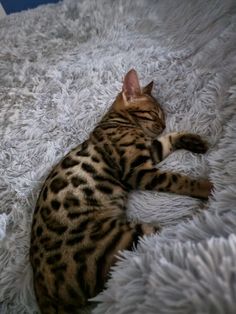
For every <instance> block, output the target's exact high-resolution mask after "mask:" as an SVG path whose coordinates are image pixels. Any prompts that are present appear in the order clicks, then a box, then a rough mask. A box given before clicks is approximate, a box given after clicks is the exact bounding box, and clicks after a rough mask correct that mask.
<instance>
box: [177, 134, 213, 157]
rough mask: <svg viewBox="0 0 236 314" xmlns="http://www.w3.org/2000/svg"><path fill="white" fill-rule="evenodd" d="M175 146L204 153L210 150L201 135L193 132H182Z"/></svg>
mask: <svg viewBox="0 0 236 314" xmlns="http://www.w3.org/2000/svg"><path fill="white" fill-rule="evenodd" d="M174 146H175V149H187V150H189V151H191V152H193V153H197V154H204V153H205V152H206V151H207V150H208V144H207V142H206V141H204V140H203V139H202V138H201V136H200V135H198V134H192V133H186V134H181V135H180V136H179V137H178V139H177V140H176V142H175V145H174Z"/></svg>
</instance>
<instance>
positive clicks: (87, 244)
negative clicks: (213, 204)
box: [30, 69, 212, 314]
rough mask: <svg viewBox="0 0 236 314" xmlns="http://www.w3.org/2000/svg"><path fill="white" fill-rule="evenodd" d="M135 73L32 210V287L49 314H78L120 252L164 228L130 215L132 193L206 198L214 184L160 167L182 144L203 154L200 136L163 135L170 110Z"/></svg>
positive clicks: (99, 287) (100, 286)
mask: <svg viewBox="0 0 236 314" xmlns="http://www.w3.org/2000/svg"><path fill="white" fill-rule="evenodd" d="M152 88H153V82H151V83H149V84H148V85H147V86H146V87H144V88H141V87H140V83H139V79H138V75H137V72H136V71H135V70H134V69H132V70H130V71H129V72H128V73H127V74H126V76H125V78H124V81H123V88H122V91H121V92H120V93H119V94H118V96H117V97H116V99H115V101H114V103H113V104H112V106H111V108H110V109H109V111H108V112H107V113H106V114H105V116H104V117H103V118H102V120H101V122H100V123H99V124H98V125H97V126H96V127H95V129H94V131H93V132H92V133H91V135H90V136H89V138H88V139H87V140H86V141H85V142H84V143H82V144H81V145H79V146H77V147H76V148H74V149H73V150H72V151H71V152H69V153H68V154H67V155H66V156H65V157H64V158H63V159H62V161H61V162H59V164H58V165H56V167H55V168H54V169H53V170H52V172H51V173H50V175H49V176H48V178H47V179H46V181H45V183H44V184H43V187H42V190H41V193H40V195H39V198H38V200H37V204H36V208H35V212H34V215H33V223H32V232H31V247H30V260H31V264H32V267H33V276H34V289H35V293H36V298H37V302H38V305H39V308H40V310H41V312H42V313H44V314H52V313H77V312H79V310H80V309H81V308H82V307H83V306H84V305H85V304H87V300H88V299H89V298H92V297H94V296H95V295H96V294H98V293H99V292H100V291H101V290H102V289H103V287H104V284H105V282H106V280H107V278H108V274H109V270H110V267H111V266H112V265H114V263H115V262H116V259H117V253H118V251H120V250H123V249H126V250H132V248H134V247H135V246H136V245H137V243H138V241H139V238H140V237H141V236H143V235H150V234H153V233H155V232H159V231H160V228H159V227H158V226H154V225H152V224H148V223H135V222H130V221H128V220H127V218H126V215H125V209H126V201H127V197H128V193H129V192H130V191H131V190H135V189H140V190H154V191H163V192H173V193H178V194H183V195H189V196H193V197H199V198H203V199H207V198H208V196H209V194H210V192H211V189H212V184H211V182H210V181H209V180H207V179H202V180H198V179H194V178H190V177H188V176H186V175H182V174H179V173H174V172H170V171H160V170H158V169H157V168H156V167H155V165H156V164H157V163H159V162H160V161H162V160H163V159H164V158H166V157H167V156H168V155H169V154H170V153H172V152H173V151H174V150H176V149H187V150H190V151H192V152H194V153H205V152H206V151H207V148H208V147H207V143H206V142H205V141H204V140H203V139H202V138H201V137H200V136H199V135H197V134H192V133H186V132H175V133H170V134H167V135H160V134H161V133H162V131H163V130H164V128H165V116H164V112H163V110H162V108H161V106H160V105H159V103H158V102H157V100H156V99H155V98H154V97H153V95H152Z"/></svg>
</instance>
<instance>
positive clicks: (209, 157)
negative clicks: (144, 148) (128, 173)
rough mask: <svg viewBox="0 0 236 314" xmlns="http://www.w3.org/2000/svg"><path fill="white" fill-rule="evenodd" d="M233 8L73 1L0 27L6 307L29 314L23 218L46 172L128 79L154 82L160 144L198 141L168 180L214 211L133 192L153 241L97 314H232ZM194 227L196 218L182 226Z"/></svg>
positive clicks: (134, 206) (235, 195)
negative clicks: (210, 188)
mask: <svg viewBox="0 0 236 314" xmlns="http://www.w3.org/2000/svg"><path fill="white" fill-rule="evenodd" d="M235 34H236V4H235V1H234V0H224V1H220V0H209V1H204V0H198V1H195V0H176V1H172V0H159V1H154V0H153V1H152V0H138V1H131V0H118V1H111V0H102V1H95V0H94V1H93V0H90V1H88V0H81V1H75V0H74V1H73V0H67V1H64V2H62V3H59V4H57V5H47V6H42V7H39V8H37V9H35V10H32V11H27V12H21V13H18V14H13V15H11V16H8V17H6V18H4V19H2V20H0V42H1V45H0V73H1V75H0V104H1V112H0V122H1V123H0V137H1V141H0V302H1V312H2V313H7V314H11V313H14V314H16V313H34V311H37V306H36V303H35V298H34V292H33V287H32V273H31V267H30V264H29V259H28V250H29V238H30V228H31V218H32V213H33V210H34V206H35V202H36V199H37V195H38V193H39V190H40V187H41V184H42V182H43V181H44V179H45V178H46V176H47V174H48V172H49V171H50V169H51V167H52V166H53V165H54V164H55V163H56V162H57V161H59V160H60V158H61V157H62V156H63V155H64V154H65V153H67V152H68V151H69V150H70V149H71V148H72V147H74V146H75V145H77V144H78V143H81V142H82V141H84V140H85V139H86V138H87V137H88V134H89V133H90V131H91V130H92V129H93V127H94V126H95V124H96V122H97V121H99V119H100V118H101V117H102V115H103V114H104V113H105V111H106V110H107V108H108V107H109V105H110V104H111V102H112V101H113V99H114V97H115V95H116V94H117V92H118V91H120V89H121V86H122V77H123V76H124V74H125V73H126V72H127V71H128V70H129V69H130V68H132V67H134V68H136V69H137V71H138V73H139V75H140V80H141V82H142V83H143V85H144V84H146V83H148V82H149V81H151V80H152V79H153V80H154V82H155V85H154V95H155V96H156V97H157V98H158V100H159V102H160V103H161V104H162V105H163V108H164V110H165V113H166V116H167V128H166V132H168V131H178V130H187V131H191V132H196V133H198V134H200V135H202V136H204V137H205V138H206V139H207V140H208V141H209V143H210V150H209V152H208V153H207V154H206V155H204V156H197V155H194V154H192V153H190V152H186V151H178V152H175V153H174V154H172V155H171V156H170V157H169V158H168V159H167V160H165V161H164V162H163V163H162V164H161V167H162V169H167V168H168V169H173V170H178V171H181V172H183V173H187V174H192V175H194V176H199V177H205V176H209V177H210V178H211V180H212V182H213V183H214V187H215V190H214V193H213V195H212V197H211V198H210V200H209V202H206V203H202V202H201V201H199V200H196V199H192V198H189V197H184V196H177V195H171V194H165V193H155V192H138V193H137V192H134V193H133V194H132V195H131V197H130V201H129V204H128V215H129V217H130V219H135V220H136V219H137V220H141V221H145V222H159V223H160V224H161V225H162V226H163V231H162V232H161V234H160V235H154V236H152V237H147V238H145V239H143V240H142V243H141V244H140V246H139V247H138V248H137V250H136V251H135V252H124V253H123V254H122V258H121V261H120V262H119V263H118V265H117V266H116V267H114V268H113V271H112V276H111V279H110V280H109V282H108V284H107V289H106V290H105V291H104V292H103V293H102V294H100V295H99V296H98V297H97V300H98V301H101V303H100V304H99V305H98V306H96V307H95V309H94V310H93V311H94V313H96V314H100V313H104V312H105V311H106V313H107V314H109V313H116V314H121V313H140V314H141V313H153V314H154V313H157V312H158V313H181V314H183V313H201V314H202V313H214V314H218V313H235V307H236V299H235V293H236V292H235V291H236V280H235V278H236V264H235V263H236V262H235V261H236V249H235V247H236V236H235V235H234V234H235V232H236V217H235V205H236V182H235V177H236V160H235V156H236V145H235V143H236V132H235V129H236V109H235V108H236V81H235V74H236V35H235ZM192 216H193V219H189V218H190V217H192Z"/></svg>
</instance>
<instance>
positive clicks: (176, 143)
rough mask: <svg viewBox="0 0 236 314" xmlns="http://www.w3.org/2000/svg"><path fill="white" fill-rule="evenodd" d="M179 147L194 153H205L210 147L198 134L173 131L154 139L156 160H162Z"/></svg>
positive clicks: (153, 153) (154, 156)
mask: <svg viewBox="0 0 236 314" xmlns="http://www.w3.org/2000/svg"><path fill="white" fill-rule="evenodd" d="M177 149H186V150H189V151H191V152H193V153H198V154H204V153H205V152H206V151H207V149H208V145H207V143H206V142H205V141H204V140H203V139H202V138H201V136H200V135H197V134H192V133H186V132H173V133H169V134H166V135H162V136H160V137H158V138H157V139H155V140H153V142H152V145H151V150H152V156H153V159H154V162H155V163H158V162H160V161H162V160H163V159H165V158H166V157H167V156H168V155H170V154H171V153H172V152H173V151H175V150H177Z"/></svg>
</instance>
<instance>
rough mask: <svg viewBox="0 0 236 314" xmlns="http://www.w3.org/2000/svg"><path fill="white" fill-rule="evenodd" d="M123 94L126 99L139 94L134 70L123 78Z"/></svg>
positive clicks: (139, 89)
mask: <svg viewBox="0 0 236 314" xmlns="http://www.w3.org/2000/svg"><path fill="white" fill-rule="evenodd" d="M123 92H124V93H125V95H126V97H127V98H130V97H135V96H138V95H140V94H141V88H140V85H139V79H138V74H137V72H136V71H135V70H134V69H132V70H130V71H129V72H128V73H127V74H126V76H125V78H124V83H123Z"/></svg>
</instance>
